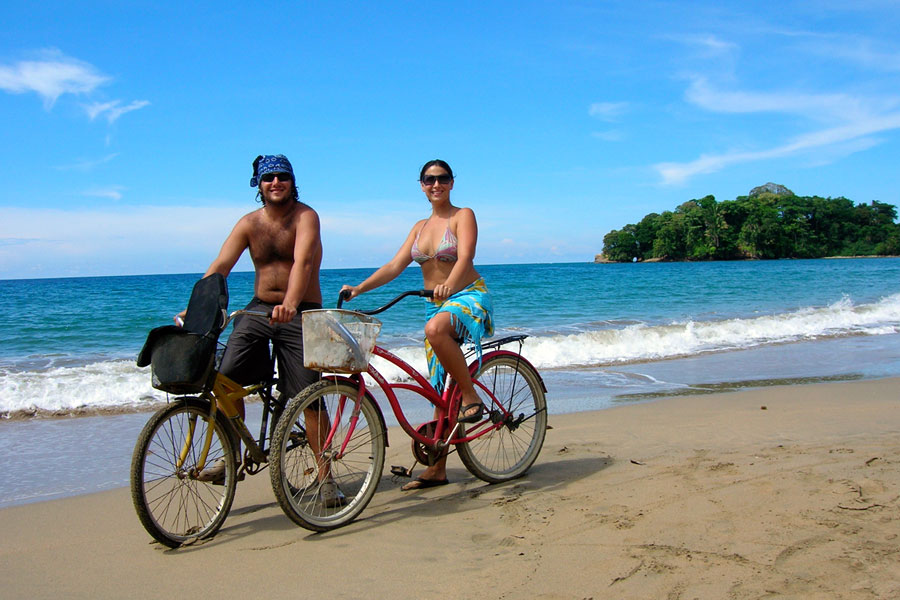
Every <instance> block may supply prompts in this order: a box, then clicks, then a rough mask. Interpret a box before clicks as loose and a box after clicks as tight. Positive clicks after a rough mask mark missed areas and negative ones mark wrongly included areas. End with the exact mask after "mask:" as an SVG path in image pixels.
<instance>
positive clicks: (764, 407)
mask: <svg viewBox="0 0 900 600" xmlns="http://www.w3.org/2000/svg"><path fill="white" fill-rule="evenodd" d="M759 410H769V407H767V406H766V405H765V404H763V405H762V406H760V407H759Z"/></svg>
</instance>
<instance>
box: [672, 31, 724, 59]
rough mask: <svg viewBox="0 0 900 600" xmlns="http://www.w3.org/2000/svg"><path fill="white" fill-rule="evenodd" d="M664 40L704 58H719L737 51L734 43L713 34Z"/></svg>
mask: <svg viewBox="0 0 900 600" xmlns="http://www.w3.org/2000/svg"><path fill="white" fill-rule="evenodd" d="M665 39H669V40H672V41H674V42H678V43H680V44H684V45H685V46H689V47H691V48H694V49H695V50H699V51H700V53H702V54H704V55H706V56H719V55H723V54H731V53H733V52H734V51H736V50H738V49H739V47H738V45H737V44H735V43H734V42H728V41H726V40H723V39H722V38H720V37H718V36H716V35H713V34H709V33H706V34H693V35H668V36H665Z"/></svg>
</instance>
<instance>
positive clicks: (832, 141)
mask: <svg viewBox="0 0 900 600" xmlns="http://www.w3.org/2000/svg"><path fill="white" fill-rule="evenodd" d="M894 129H900V113H893V114H886V115H878V116H873V117H869V118H865V119H860V120H858V121H854V122H851V123H848V124H845V125H840V126H837V127H831V128H828V129H822V130H819V131H813V132H811V133H807V134H803V135H800V136H797V137H795V138H794V139H793V140H791V141H789V142H787V143H786V144H782V145H780V146H776V147H774V148H769V149H767V150H760V151H754V152H726V153H723V154H718V155H702V156H701V157H700V158H698V159H696V160H693V161H691V162H687V163H659V164H657V165H655V169H656V170H657V172H659V174H660V175H661V176H662V179H663V183H664V184H666V185H674V184H682V183H684V182H686V181H687V180H688V179H689V178H690V177H692V176H694V175H699V174H704V173H714V172H716V171H720V170H722V169H723V168H725V167H727V166H730V165H734V164H741V163H747V162H754V161H759V160H767V159H773V158H781V157H785V156H791V155H796V154H799V153H802V152H809V151H812V150H819V149H827V150H828V151H830V152H833V151H834V148H835V146H836V145H837V144H847V145H848V147H847V148H845V149H844V150H845V151H860V150H863V149H866V148H871V147H872V146H873V145H874V144H876V143H877V141H875V140H872V139H870V137H869V136H872V135H874V134H877V133H881V132H884V131H891V130H894Z"/></svg>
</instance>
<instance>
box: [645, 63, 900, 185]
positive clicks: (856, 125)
mask: <svg viewBox="0 0 900 600" xmlns="http://www.w3.org/2000/svg"><path fill="white" fill-rule="evenodd" d="M685 98H686V99H687V100H688V102H690V103H692V104H694V105H696V106H698V107H700V108H703V109H705V110H708V111H711V112H718V113H761V112H777V113H783V114H793V115H799V116H802V117H804V118H807V119H810V120H812V121H816V122H818V123H823V124H825V125H826V126H825V127H824V128H822V129H819V130H816V131H811V132H808V133H804V134H801V135H797V136H794V137H793V138H790V139H788V140H787V141H786V142H785V143H783V144H779V145H777V146H774V147H771V148H766V149H762V150H752V151H740V150H738V151H728V152H722V153H718V154H703V155H701V156H700V157H699V158H697V159H695V160H692V161H689V162H683V163H678V162H663V163H658V164H656V165H654V168H655V169H656V171H657V172H658V173H659V174H660V176H661V177H662V183H663V184H665V185H677V184H683V183H685V182H686V181H687V180H688V179H690V178H691V177H693V176H695V175H700V174H708V173H715V172H717V171H720V170H722V169H724V168H726V167H729V166H732V165H737V164H743V163H748V162H755V161H760V160H769V159H774V158H782V157H786V156H793V155H798V154H801V153H810V152H814V151H818V152H823V155H824V154H825V153H827V154H831V155H837V154H847V153H852V152H858V151H861V150H863V149H867V148H871V147H872V146H874V145H876V144H878V143H879V141H878V140H876V139H875V138H873V137H872V136H874V135H876V134H879V133H883V132H887V131H892V130H895V129H900V111H897V106H898V104H900V100H898V98H892V97H882V98H878V97H866V98H861V97H857V96H853V95H850V94H843V93H842V94H807V93H801V92H792V91H788V92H747V91H722V90H718V89H716V88H714V87H713V86H712V85H710V84H709V83H708V82H707V81H706V80H705V79H703V78H695V79H694V80H693V82H692V83H691V85H690V86H689V87H688V89H687V91H686V93H685ZM838 144H841V145H843V148H842V149H841V151H839V152H836V151H835V148H836V145H838Z"/></svg>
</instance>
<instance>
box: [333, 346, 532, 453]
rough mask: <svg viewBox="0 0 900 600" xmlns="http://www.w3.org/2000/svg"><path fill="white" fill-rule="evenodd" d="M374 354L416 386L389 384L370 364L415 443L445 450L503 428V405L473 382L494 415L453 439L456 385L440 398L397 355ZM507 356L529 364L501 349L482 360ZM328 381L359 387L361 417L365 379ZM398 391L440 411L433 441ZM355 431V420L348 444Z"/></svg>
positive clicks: (379, 349)
mask: <svg viewBox="0 0 900 600" xmlns="http://www.w3.org/2000/svg"><path fill="white" fill-rule="evenodd" d="M372 354H373V355H375V356H378V357H380V358H383V359H384V360H386V361H388V362H390V363H391V364H393V365H395V366H397V367H399V368H400V369H401V370H402V371H403V372H404V373H406V374H407V375H409V376H410V377H411V378H412V379H413V381H414V382H415V383H404V382H398V383H390V382H388V381H387V379H385V377H384V376H383V375H382V374H381V373H380V372H379V371H378V370H377V369H376V368H375V367H373V366H372V365H371V364H369V367H368V369H367V370H366V374H367V375H369V376H370V377H371V378H372V379H373V380H374V381H375V382H376V383H377V384H378V387H379V388H380V389H381V391H382V392H384V395H385V397H386V398H387V400H388V403H389V404H390V405H391V410H392V411H393V413H394V416H395V417H396V418H397V422H398V423H399V424H400V427H401V428H402V429H403V431H405V432H406V434H407V435H409V436H410V437H411V438H412V439H413V440H415V441H417V442H419V443H421V444H424V445H426V446H431V447H437V448H438V449H440V448H442V447H444V446H448V445H451V444H459V443H464V442H470V441H472V440H474V439H476V438H479V437H481V436H482V435H484V434H486V433H488V432H489V431H491V430H493V429H497V428H498V427H501V426H502V424H503V422H504V421H505V419H506V418H507V417H508V416H509V412H508V411H507V410H506V408H505V407H504V406H503V403H502V402H500V401H498V399H497V398H495V397H494V395H493V394H492V392H491V391H490V390H489V389H488V388H487V387H485V386H484V385H483V384H482V383H480V382H479V381H478V380H476V379H473V383H474V384H475V385H476V386H477V387H478V388H479V389H481V390H482V391H483V392H484V393H485V394H487V396H488V397H489V404H490V406H489V407H488V408H489V412H490V413H492V415H491V417H490V418H489V419H488V420H486V421H482V422H481V423H480V424H478V425H477V426H476V427H475V428H474V430H472V431H469V432H466V434H465V435H464V436H462V437H453V436H454V435H456V431H457V429H458V427H459V423H457V422H456V415H455V413H454V412H453V410H452V409H453V408H454V404H455V399H456V398H457V397H458V394H456V390H457V387H456V384H455V383H451V385H448V386H447V387H446V388H445V389H444V392H443V394H438V392H437V391H436V390H435V389H434V387H433V386H432V385H431V382H429V381H428V380H427V379H425V377H424V376H422V374H421V373H419V372H418V371H417V370H416V369H415V368H413V367H412V366H411V365H409V364H408V363H407V362H406V361H404V360H403V359H401V358H400V357H398V356H397V355H395V354H393V353H391V352H390V351H388V350H386V349H384V348H382V347H381V346H377V345H376V346H375V347H374V348H373V350H372ZM504 354H505V355H509V356H513V357H516V359H517V360H518V361H521V362H523V363H527V361H526V360H525V358H524V357H522V356H521V355H520V354H518V353H516V352H511V351H509V350H500V349H497V350H494V351H491V352H488V353H487V354H485V355H484V356H483V357H482V360H486V359H487V358H489V357H492V356H497V355H504ZM478 364H479V363H478V362H474V363H472V365H470V366H469V372H470V373H471V374H472V375H474V374H475V371H476V370H477V369H478ZM327 379H332V380H335V381H337V380H338V379H345V380H349V381H352V382H354V383H355V384H356V386H357V388H358V390H359V392H358V394H357V397H356V399H354V409H353V410H354V412H355V413H358V412H359V406H360V402H361V401H362V398H363V397H364V396H365V394H366V391H367V385H366V382H365V379H364V378H363V377H361V376H360V375H353V376H350V377H349V378H348V377H339V376H333V377H327ZM451 381H452V380H451ZM542 383H543V382H542ZM397 389H399V390H406V391H409V392H413V393H415V394H417V395H419V396H421V397H423V398H425V399H426V400H428V401H429V402H430V403H431V404H433V405H434V406H435V407H436V408H437V409H438V410H439V411H440V417H439V418H438V419H437V420H436V421H437V422H436V425H435V431H434V436H433V437H428V436H425V435H422V434H421V433H419V431H418V430H417V429H416V428H415V427H413V425H412V424H411V423H410V422H409V419H407V418H406V415H405V414H404V412H403V408H402V407H401V406H400V401H399V400H398V398H397V395H396V393H394V390H397ZM339 410H341V411H343V404H341V406H340V407H339ZM493 413H499V414H498V415H497V417H496V418H494V416H493ZM354 418H355V415H354ZM338 421H339V419H338V418H336V419H335V423H337V422H338ZM354 427H355V420H354V422H353V423H351V427H350V429H349V431H348V434H347V436H346V437H347V440H349V439H350V437H352V434H353V431H354ZM448 428H450V429H451V431H450V433H449V434H448V435H446V438H447V439H446V440H444V438H445V435H444V432H445V431H446V429H448ZM334 433H335V432H334V429H332V431H330V432H329V434H328V437H327V439H326V441H325V445H324V447H326V448H327V447H329V445H330V443H331V441H332V439H333V437H334ZM346 443H347V441H346V440H344V442H343V443H342V447H341V450H340V453H343V450H344V446H345V445H346Z"/></svg>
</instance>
